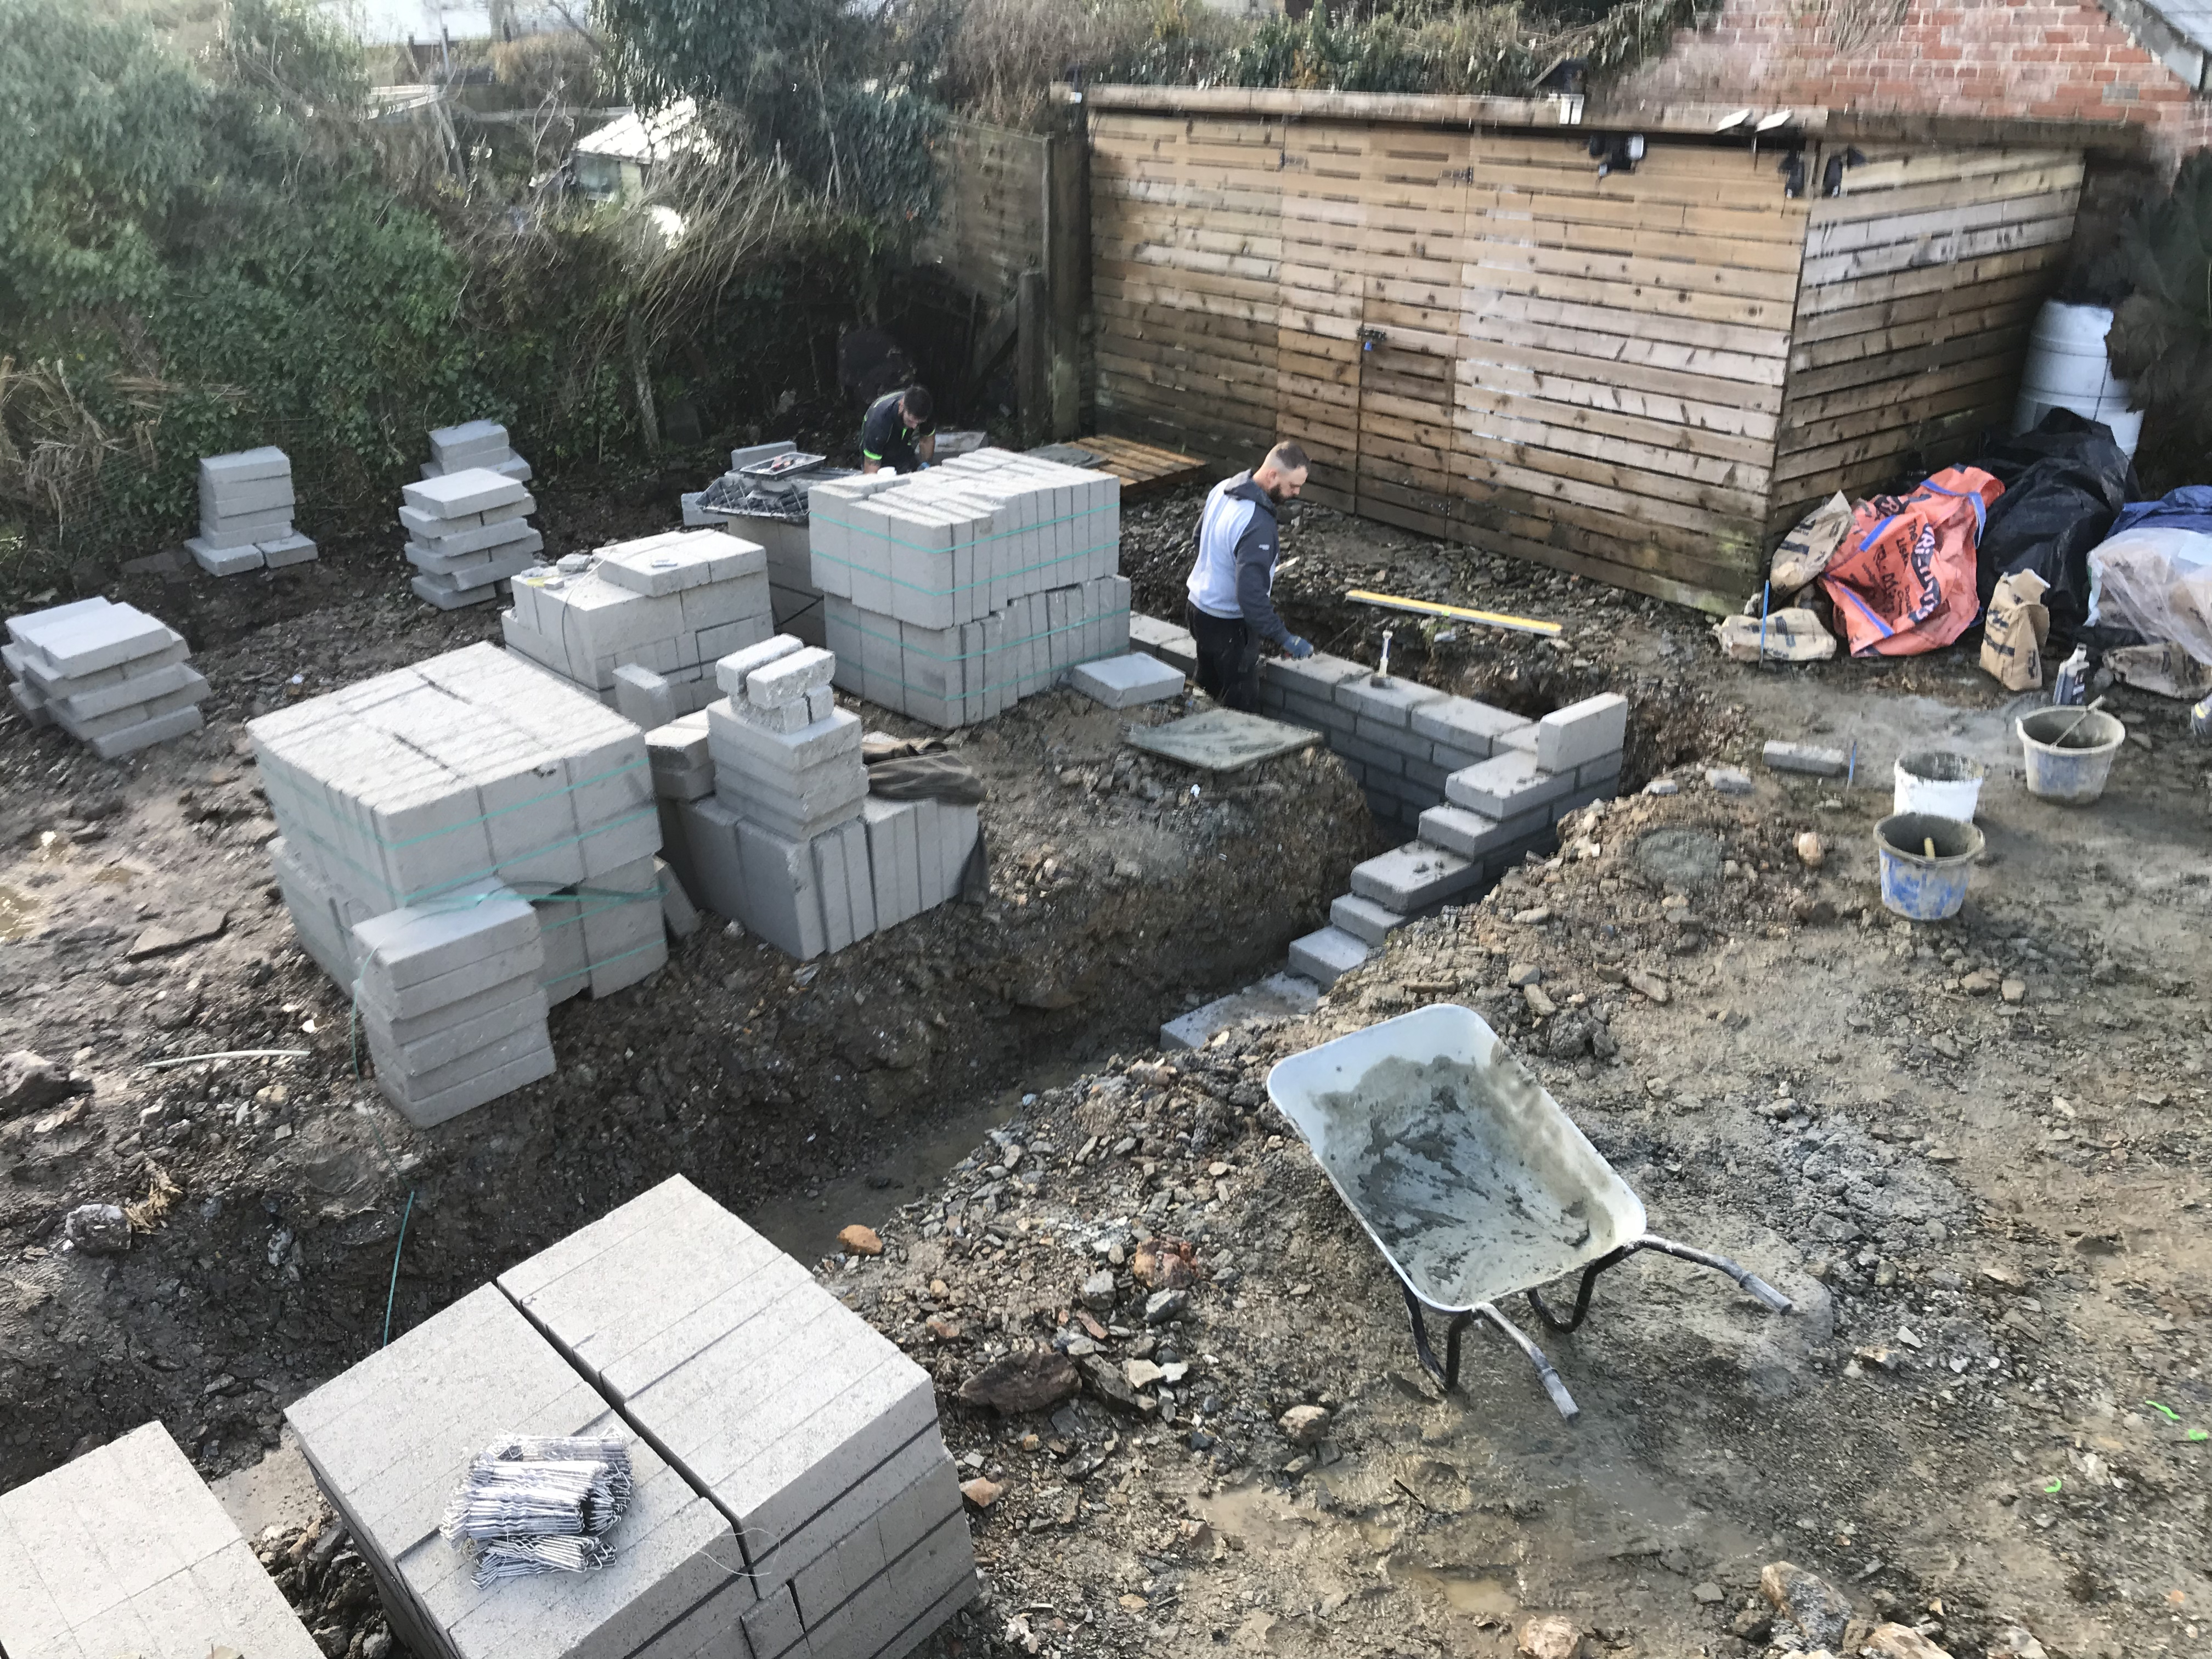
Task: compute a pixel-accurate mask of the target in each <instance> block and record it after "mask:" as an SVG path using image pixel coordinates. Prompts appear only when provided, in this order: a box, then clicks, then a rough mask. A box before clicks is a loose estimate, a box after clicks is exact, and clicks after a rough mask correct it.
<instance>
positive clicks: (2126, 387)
mask: <svg viewBox="0 0 2212 1659" xmlns="http://www.w3.org/2000/svg"><path fill="white" fill-rule="evenodd" d="M2111 331H2112V313H2111V312H2110V311H2109V310H2107V309H2106V307H2103V306H2070V305H2065V304H2062V303H2061V302H2060V301H2057V300H2053V301H2050V302H2049V303H2047V304H2046V305H2045V307H2043V309H2042V310H2041V311H2040V312H2039V313H2037V314H2036V319H2035V327H2034V329H2033V331H2032V332H2031V333H2030V334H2029V336H2028V340H2027V358H2026V361H2025V362H2023V363H2022V364H2021V377H2020V401H2019V403H2018V404H2015V406H2014V409H2013V416H2012V429H2013V430H2014V431H2015V432H2025V431H2027V429H2028V428H2031V427H2033V425H2035V424H2036V422H2039V421H2040V420H2041V419H2042V418H2043V417H2044V416H2045V413H2046V412H2047V411H2049V410H2051V409H2052V408H2053V407H2057V408H2060V409H2070V410H2073V411H2074V412H2075V414H2076V415H2079V416H2081V417H2082V418H2083V419H2084V420H2089V421H2102V422H2104V423H2105V425H2106V427H2107V428H2110V429H2111V431H2112V441H2113V442H2114V443H2116V444H2118V446H2119V449H2120V453H2122V454H2123V455H2132V454H2134V453H2136V443H2137V441H2139V440H2140V439H2141V438H2142V422H2143V417H2142V411H2141V410H2132V409H2130V408H2129V407H2128V402H2129V398H2130V396H2131V395H2132V391H2133V388H2132V386H2130V383H2129V382H2128V381H2125V380H2121V379H2120V378H2119V377H2118V376H2117V375H2116V374H2113V373H2112V362H2111V360H2110V359H2109V358H2107V357H2106V355H2105V337H2106V335H2107V334H2108V333H2110V332H2111Z"/></svg>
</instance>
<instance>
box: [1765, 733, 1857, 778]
mask: <svg viewBox="0 0 2212 1659" xmlns="http://www.w3.org/2000/svg"><path fill="white" fill-rule="evenodd" d="M1761 752H1762V757H1763V758H1764V759H1765V762H1766V763H1767V765H1768V766H1770V767H1771V768H1772V769H1774V770H1775V771H1777V772H1802V773H1803V774H1804V775H1806V776H1808V777H1814V778H1840V777H1841V776H1843V775H1844V771H1845V770H1846V769H1848V767H1849V765H1850V757H1849V756H1847V755H1845V754H1844V751H1843V750H1840V749H1823V748H1820V747H1819V746H1818V745H1816V744H1809V743H1782V742H1778V741H1776V742H1770V743H1768V744H1767V745H1766V747H1765V750H1763V751H1761Z"/></svg>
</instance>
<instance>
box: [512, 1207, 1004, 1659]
mask: <svg viewBox="0 0 2212 1659" xmlns="http://www.w3.org/2000/svg"><path fill="white" fill-rule="evenodd" d="M499 1285H500V1288H501V1289H502V1290H503V1291H506V1292H507V1295H508V1296H510V1297H513V1300H514V1303H515V1304H516V1305H517V1306H518V1307H520V1309H521V1310H522V1311H523V1313H524V1314H525V1315H526V1316H528V1317H529V1319H530V1321H531V1322H532V1324H534V1325H535V1326H536V1327H537V1328H538V1329H539V1330H541V1331H543V1332H544V1334H545V1335H546V1337H548V1338H549V1339H550V1340H551V1341H552V1343H553V1344H554V1346H556V1347H557V1348H558V1349H559V1350H560V1351H561V1352H562V1354H564V1355H565V1356H567V1358H568V1360H569V1361H570V1362H571V1363H572V1364H574V1366H575V1367H576V1369H577V1370H579V1371H580V1372H581V1373H582V1374H583V1375H584V1376H586V1378H588V1379H589V1380H590V1382H591V1383H592V1385H593V1386H594V1387H595V1388H596V1389H598V1390H599V1394H600V1395H603V1396H604V1397H605V1399H607V1400H609V1401H612V1402H613V1404H614V1407H615V1410H616V1411H617V1413H619V1414H620V1415H621V1418H622V1419H623V1422H624V1423H625V1424H626V1425H628V1426H629V1428H630V1429H631V1430H632V1431H635V1433H636V1434H638V1435H639V1436H641V1437H642V1438H643V1439H644V1441H645V1442H646V1443H647V1444H648V1445H650V1446H651V1447H652V1448H653V1450H654V1451H655V1452H657V1453H658V1454H659V1455H660V1456H661V1457H662V1458H663V1459H665V1461H666V1462H667V1463H668V1464H670V1465H671V1466H672V1467H673V1468H676V1469H678V1471H680V1472H681V1473H682V1474H683V1475H684V1477H685V1478H686V1479H687V1480H689V1481H690V1485H691V1486H692V1487H693V1488H694V1489H695V1490H696V1491H697V1492H700V1493H702V1494H703V1495H704V1496H705V1497H706V1498H708V1500H709V1501H710V1502H711V1503H712V1504H714V1507H715V1508H716V1509H717V1510H719V1511H720V1514H721V1516H722V1517H723V1519H724V1520H725V1521H726V1522H727V1523H728V1524H729V1526H730V1527H731V1528H732V1531H733V1532H734V1533H735V1535H736V1538H737V1541H738V1546H739V1547H740V1548H742V1550H743V1552H744V1554H743V1557H742V1564H743V1566H744V1572H745V1576H746V1577H747V1579H748V1581H749V1584H750V1593H751V1595H752V1596H753V1598H754V1601H753V1604H752V1605H751V1606H750V1607H748V1608H747V1609H746V1610H745V1611H744V1613H742V1614H741V1615H740V1616H739V1619H738V1624H739V1626H740V1627H741V1628H742V1630H743V1632H744V1645H743V1646H742V1647H734V1646H733V1647H732V1648H730V1649H727V1650H725V1651H728V1652H730V1653H732V1654H749V1655H750V1656H751V1659H790V1656H801V1659H897V1656H901V1655H903V1654H905V1653H907V1652H908V1651H910V1650H912V1649H914V1648H915V1647H916V1646H917V1645H919V1644H921V1642H922V1641H923V1640H924V1639H925V1638H927V1637H928V1635H929V1634H930V1633H931V1632H933V1631H934V1630H936V1629H937V1628H938V1627H939V1626H941V1625H942V1624H944V1622H945V1620H948V1619H950V1618H951V1616H952V1615H953V1613H956V1612H957V1610H958V1609H959V1608H960V1607H963V1605H965V1604H966V1603H967V1602H968V1601H970V1600H972V1599H973V1598H974V1596H975V1556H974V1552H973V1549H972V1547H971V1546H970V1544H969V1535H968V1523H967V1519H966V1517H965V1516H963V1514H962V1513H961V1498H960V1490H959V1486H958V1484H957V1479H956V1477H955V1474H954V1472H953V1468H952V1462H951V1457H950V1455H948V1454H947V1452H946V1450H945V1441H944V1437H943V1435H942V1433H941V1432H940V1431H939V1425H938V1418H937V1399H936V1394H935V1391H934V1389H933V1387H932V1384H931V1382H930V1377H929V1374H928V1373H927V1372H926V1371H924V1370H922V1369H921V1367H920V1366H919V1365H917V1364H915V1362H914V1361H913V1360H911V1359H909V1358H907V1357H906V1355H904V1354H902V1352H899V1350H898V1348H897V1347H896V1346H894V1345H893V1344H892V1343H891V1342H890V1341H889V1340H887V1339H885V1338H884V1336H882V1335H881V1334H878V1332H876V1331H875V1330H873V1329H872V1328H870V1327H869V1326H868V1325H867V1324H866V1322H864V1321H863V1320H861V1319H860V1316H858V1315H856V1314H854V1312H853V1311H852V1310H849V1309H848V1308H847V1307H846V1306H845V1305H844V1304H842V1303H841V1302H839V1301H838V1300H837V1298H836V1297H833V1296H832V1295H830V1293H829V1291H827V1290H825V1289H824V1288H823V1286H822V1285H818V1284H817V1283H816V1282H815V1280H814V1279H813V1278H812V1277H811V1275H809V1274H808V1273H807V1272H806V1271H805V1269H804V1268H802V1267H799V1264H798V1263H797V1262H795V1261H793V1260H792V1259H791V1258H790V1257H789V1256H787V1255H785V1254H784V1253H783V1252H782V1251H781V1250H779V1249H776V1247H775V1245H773V1244H771V1243H769V1242H768V1241H767V1240H766V1239H764V1238H763V1237H761V1236H760V1235H759V1234H758V1233H757V1232H755V1231H753V1230H752V1229H751V1228H750V1227H748V1226H747V1225H745V1224H744V1222H743V1221H740V1220H739V1219H738V1218H737V1217H735V1216H733V1215H732V1214H731V1213H730V1212H728V1211H726V1210H725V1209H723V1208H722V1207H721V1206H720V1205H718V1204H716V1203H714V1201H713V1200H711V1199H709V1198H708V1197H707V1196H706V1195H705V1194H702V1193H701V1192H700V1191H699V1190H698V1188H696V1187H694V1186H693V1185H692V1184H691V1183H690V1182H688V1181H686V1180H685V1179H684V1177H682V1176H675V1177H672V1178H671V1179H670V1180H668V1181H665V1182H662V1183H661V1184H660V1185H659V1186H658V1187H655V1188H651V1189H650V1190H648V1191H647V1192H646V1193H644V1194H641V1195H640V1196H639V1197H637V1198H635V1199H633V1200H630V1202H629V1203H628V1204H625V1205H623V1206H622V1207H621V1208H619V1209H617V1210H616V1211H614V1212H612V1213H611V1214H610V1215H607V1216H605V1218H602V1219H600V1220H599V1221H597V1222H594V1223H592V1225H590V1226H588V1227H586V1228H585V1229H583V1231H580V1232H578V1233H574V1234H572V1235H571V1236H570V1237H568V1238H566V1239H564V1240H562V1242H561V1243H558V1244H556V1245H554V1246H553V1247H552V1248H551V1249H548V1250H546V1251H544V1253H543V1254H542V1255H538V1256H535V1257H532V1259H531V1260H530V1261H525V1262H523V1263H522V1264H521V1265H520V1267H515V1268H513V1269H512V1270H510V1271H509V1272H507V1273H502V1274H501V1276H500V1279H499ZM726 1559H728V1560H730V1561H731V1562H732V1564H733V1565H734V1564H737V1563H738V1560H739V1558H738V1557H737V1556H735V1555H732V1556H730V1557H728V1558H726ZM610 1651H611V1650H610Z"/></svg>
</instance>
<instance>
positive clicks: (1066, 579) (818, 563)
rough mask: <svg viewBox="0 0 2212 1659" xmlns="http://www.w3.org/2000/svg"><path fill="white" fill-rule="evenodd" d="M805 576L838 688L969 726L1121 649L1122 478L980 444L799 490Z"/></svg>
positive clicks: (1124, 601) (937, 721)
mask: <svg viewBox="0 0 2212 1659" xmlns="http://www.w3.org/2000/svg"><path fill="white" fill-rule="evenodd" d="M808 503H809V508H810V518H809V524H808V537H809V549H810V556H811V564H812V568H813V574H814V581H815V585H816V586H817V587H818V588H820V589H821V591H822V592H823V595H824V598H823V629H824V643H825V644H826V645H827V646H828V647H829V649H830V650H832V651H834V652H836V653H837V659H838V663H839V665H840V667H839V676H840V678H839V679H838V684H839V686H840V687H841V688H842V689H843V690H848V691H851V692H852V693H854V695H855V696H860V697H863V698H865V699H866V700H867V701H868V702H872V703H875V704H877V705H878V706H879V707H882V708H894V709H896V710H898V711H899V712H900V713H902V714H908V715H910V716H911V717H913V718H914V719H916V720H926V721H927V722H929V723H930V724H931V725H933V726H965V725H968V724H969V723H971V722H973V721H976V720H987V719H988V718H990V717H991V716H992V715H994V714H1000V713H1001V712H1003V711H1004V710H1006V709H1007V708H1012V706H1013V705H1014V704H1015V703H1016V702H1018V701H1019V700H1020V699H1021V698H1023V697H1026V696H1032V695H1033V694H1035V693H1036V692H1039V691H1043V690H1049V689H1051V688H1052V687H1053V686H1054V685H1056V684H1060V682H1061V680H1062V679H1063V678H1065V676H1066V673H1067V672H1068V671H1069V670H1071V669H1073V667H1074V666H1075V665H1077V664H1079V663H1083V662H1089V661H1092V660H1094V659H1098V658H1102V657H1118V656H1121V655H1123V654H1124V653H1127V650H1128V648H1129V583H1128V580H1127V578H1126V577H1124V576H1122V575H1121V574H1118V573H1119V570H1120V564H1121V481H1120V480H1119V479H1118V478H1116V477H1115V476H1114V475H1113V474H1112V473H1109V472H1092V471H1085V470H1084V469H1083V468H1080V467H1073V466H1066V465H1062V464H1060V462H1057V461H1047V460H1041V459H1037V458H1036V457H1034V456H1028V455H1017V454H1014V453H1011V452H1009V451H1006V450H1002V449H979V450H976V451H975V453H972V454H968V455H962V456H958V457H956V458H955V459H951V460H949V461H947V462H945V464H944V465H941V466H935V467H932V468H929V469H927V471H922V472H918V473H915V474H911V475H901V474H896V473H876V474H872V475H869V476H866V477H850V478H844V479H832V480H829V481H828V482H826V483H819V484H817V485H815V486H814V487H813V488H812V489H811V490H810V491H809V493H808Z"/></svg>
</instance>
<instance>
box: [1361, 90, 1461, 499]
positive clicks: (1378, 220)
mask: <svg viewBox="0 0 2212 1659" xmlns="http://www.w3.org/2000/svg"><path fill="white" fill-rule="evenodd" d="M1364 137H1365V140H1366V143H1365V152H1366V153H1365V154H1364V156H1363V157H1362V158H1361V162H1362V165H1361V188H1362V196H1363V199H1364V207H1365V223H1364V226H1363V228H1362V229H1363V234H1362V235H1361V238H1360V247H1359V251H1358V264H1357V267H1356V268H1357V270H1358V273H1359V276H1360V279H1361V286H1362V290H1363V291H1362V295H1361V308H1360V331H1359V347H1360V352H1359V456H1358V467H1357V470H1356V479H1357V483H1356V489H1357V493H1358V503H1359V510H1360V511H1361V512H1363V513H1376V514H1377V515H1378V516H1383V517H1387V518H1389V519H1390V520H1392V521H1393V522H1395V523H1400V524H1409V525H1412V526H1415V527H1417V528H1419V529H1422V530H1425V531H1428V532H1430V533H1431V534H1432V535H1437V536H1441V535H1443V534H1445V533H1447V526H1448V522H1449V519H1450V517H1451V507H1452V483H1451V471H1452V468H1451V453H1452V410H1453V400H1454V379H1455V365H1456V358H1457V351H1456V340H1455V337H1456V334H1457V331H1458V325H1459V316H1460V311H1461V300H1460V276H1461V266H1462V258H1463V255H1462V240H1463V239H1464V236H1465V232H1466V219H1467V185H1466V179H1467V153H1468V137H1467V135H1466V134H1464V133H1451V132H1442V131H1424V130H1421V129H1419V128H1388V127H1383V128H1376V129H1373V130H1371V131H1369V132H1367V133H1366V134H1364Z"/></svg>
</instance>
